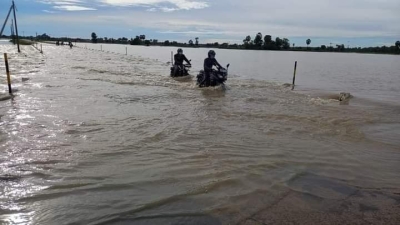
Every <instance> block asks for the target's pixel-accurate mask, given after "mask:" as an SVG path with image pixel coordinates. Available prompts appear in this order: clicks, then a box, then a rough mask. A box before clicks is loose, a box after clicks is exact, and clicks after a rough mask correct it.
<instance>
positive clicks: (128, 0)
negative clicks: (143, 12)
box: [99, 0, 209, 12]
mask: <svg viewBox="0 0 400 225" xmlns="http://www.w3.org/2000/svg"><path fill="white" fill-rule="evenodd" d="M99 1H101V2H103V3H106V4H109V5H112V6H153V7H158V8H160V9H161V10H162V11H165V12H170V11H176V10H190V9H204V8H207V7H209V4H208V3H207V2H204V1H192V0H99ZM165 4H169V5H173V7H163V6H162V5H165Z"/></svg>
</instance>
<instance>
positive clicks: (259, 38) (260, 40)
mask: <svg viewBox="0 0 400 225" xmlns="http://www.w3.org/2000/svg"><path fill="white" fill-rule="evenodd" d="M254 44H255V45H256V46H257V47H258V48H261V46H262V44H263V36H262V34H261V32H259V33H258V34H257V35H256V37H255V38H254Z"/></svg>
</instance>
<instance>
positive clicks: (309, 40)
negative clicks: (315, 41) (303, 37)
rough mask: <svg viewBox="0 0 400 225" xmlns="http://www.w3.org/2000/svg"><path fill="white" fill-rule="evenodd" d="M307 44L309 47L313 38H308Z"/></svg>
mask: <svg viewBox="0 0 400 225" xmlns="http://www.w3.org/2000/svg"><path fill="white" fill-rule="evenodd" d="M306 44H307V48H308V46H309V45H310V44H311V39H307V41H306Z"/></svg>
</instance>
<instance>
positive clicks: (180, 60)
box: [174, 48, 191, 75]
mask: <svg viewBox="0 0 400 225" xmlns="http://www.w3.org/2000/svg"><path fill="white" fill-rule="evenodd" d="M174 59H175V63H174V75H176V73H177V72H178V69H179V66H180V67H182V66H183V61H186V62H187V64H189V65H191V64H190V61H189V60H188V59H187V58H186V56H185V55H184V54H183V50H182V49H181V48H179V49H178V53H177V54H175V56H174Z"/></svg>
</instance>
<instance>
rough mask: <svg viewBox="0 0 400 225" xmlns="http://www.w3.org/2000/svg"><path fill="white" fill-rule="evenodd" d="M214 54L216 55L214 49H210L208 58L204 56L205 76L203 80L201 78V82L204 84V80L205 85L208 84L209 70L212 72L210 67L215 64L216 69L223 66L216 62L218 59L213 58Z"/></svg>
mask: <svg viewBox="0 0 400 225" xmlns="http://www.w3.org/2000/svg"><path fill="white" fill-rule="evenodd" d="M215 55H216V53H215V51H214V50H210V51H209V52H208V58H206V59H205V60H204V75H205V77H204V80H203V82H202V84H204V82H205V85H206V86H209V85H210V75H211V72H212V67H213V66H217V67H218V69H221V68H223V67H222V66H221V65H220V64H219V63H218V61H217V60H216V59H215Z"/></svg>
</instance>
